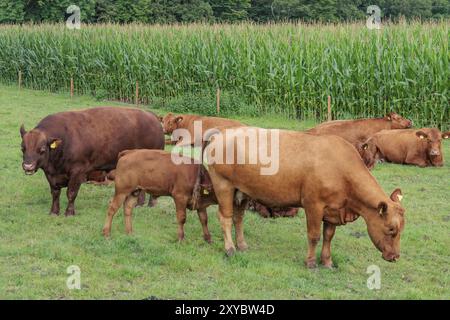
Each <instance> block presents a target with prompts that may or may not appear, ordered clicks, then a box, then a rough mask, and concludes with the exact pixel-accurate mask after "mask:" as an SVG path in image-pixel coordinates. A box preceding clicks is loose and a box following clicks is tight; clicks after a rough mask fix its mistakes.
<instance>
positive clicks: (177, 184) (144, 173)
mask: <svg viewBox="0 0 450 320" xmlns="http://www.w3.org/2000/svg"><path fill="white" fill-rule="evenodd" d="M197 178H199V180H197ZM114 182H115V193H114V197H113V199H112V200H111V202H110V205H109V208H108V212H107V215H106V222H105V226H104V228H103V234H104V236H105V237H109V235H110V233H111V224H112V219H113V217H114V215H115V213H116V212H117V210H118V209H119V207H120V206H121V205H122V204H124V214H125V229H126V232H127V233H128V234H129V233H131V232H132V223H131V216H132V210H133V208H134V206H135V204H136V202H137V201H138V196H139V193H140V192H141V191H145V192H147V193H149V194H151V195H152V197H160V196H171V197H172V198H173V200H174V202H175V207H176V214H177V221H178V240H179V241H181V240H183V239H184V224H185V222H186V208H188V209H191V210H197V213H198V217H199V219H200V222H201V224H202V228H203V237H204V239H205V240H206V241H208V242H211V235H210V233H209V230H208V215H207V212H206V208H207V207H208V206H210V205H212V204H216V203H217V200H216V197H215V194H214V190H213V188H212V184H211V181H210V179H209V175H208V172H207V171H206V170H205V168H204V167H203V165H200V164H179V165H177V164H175V163H174V162H173V161H172V158H171V154H170V153H168V152H165V151H160V150H127V151H123V152H121V153H120V154H119V161H118V163H117V169H116V170H115V177H114ZM196 185H198V186H199V187H200V189H199V190H198V194H197V195H196V194H195V192H194V191H195V189H196V188H195V186H196Z"/></svg>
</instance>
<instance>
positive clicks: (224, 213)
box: [215, 185, 236, 257]
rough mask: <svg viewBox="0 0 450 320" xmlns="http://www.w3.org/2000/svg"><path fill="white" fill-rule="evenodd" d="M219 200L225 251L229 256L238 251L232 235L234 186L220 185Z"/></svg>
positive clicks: (216, 191)
mask: <svg viewBox="0 0 450 320" xmlns="http://www.w3.org/2000/svg"><path fill="white" fill-rule="evenodd" d="M215 194H216V196H217V200H218V202H219V221H220V226H221V227H222V232H223V240H224V243H225V252H226V254H227V256H229V257H230V256H232V255H233V254H234V252H235V251H236V248H235V246H234V243H233V238H232V235H231V229H232V226H233V201H234V188H233V187H232V186H220V185H219V186H218V188H217V189H216V190H215Z"/></svg>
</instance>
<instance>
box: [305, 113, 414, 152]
mask: <svg viewBox="0 0 450 320" xmlns="http://www.w3.org/2000/svg"><path fill="white" fill-rule="evenodd" d="M411 126H412V121H411V120H408V119H405V118H403V117H401V116H400V115H398V114H397V113H395V112H391V113H389V114H387V115H386V116H384V117H383V118H373V119H357V120H335V121H329V122H324V123H321V124H319V125H318V126H316V127H314V128H312V129H309V130H307V131H306V132H308V133H311V134H318V135H324V134H326V135H336V136H339V137H341V138H344V139H345V140H347V141H348V142H350V143H351V144H353V145H354V146H355V147H356V148H357V147H358V146H359V145H360V144H362V143H364V142H365V141H367V139H369V138H370V137H371V136H373V135H374V134H375V133H377V132H379V131H381V130H392V129H406V128H411Z"/></svg>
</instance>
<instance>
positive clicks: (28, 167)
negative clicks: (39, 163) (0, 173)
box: [22, 162, 37, 175]
mask: <svg viewBox="0 0 450 320" xmlns="http://www.w3.org/2000/svg"><path fill="white" fill-rule="evenodd" d="M22 168H23V171H25V174H27V175H32V174H34V173H36V171H37V168H36V164H34V163H25V162H24V163H22Z"/></svg>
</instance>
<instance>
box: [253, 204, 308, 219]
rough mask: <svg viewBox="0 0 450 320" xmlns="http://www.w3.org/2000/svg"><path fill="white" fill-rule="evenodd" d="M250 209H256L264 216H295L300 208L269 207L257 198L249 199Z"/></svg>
mask: <svg viewBox="0 0 450 320" xmlns="http://www.w3.org/2000/svg"><path fill="white" fill-rule="evenodd" d="M248 209H249V210H252V211H256V212H257V213H258V214H259V215H260V216H261V217H263V218H280V217H295V216H296V215H297V214H298V210H299V209H298V208H269V207H266V206H265V205H263V204H261V203H259V202H257V201H255V200H249V202H248Z"/></svg>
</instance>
